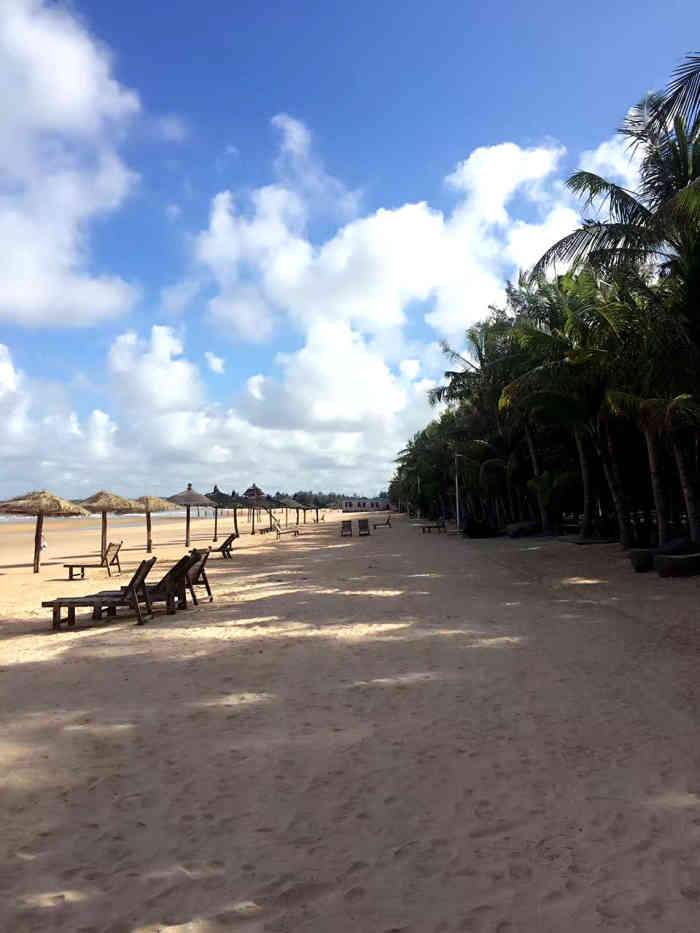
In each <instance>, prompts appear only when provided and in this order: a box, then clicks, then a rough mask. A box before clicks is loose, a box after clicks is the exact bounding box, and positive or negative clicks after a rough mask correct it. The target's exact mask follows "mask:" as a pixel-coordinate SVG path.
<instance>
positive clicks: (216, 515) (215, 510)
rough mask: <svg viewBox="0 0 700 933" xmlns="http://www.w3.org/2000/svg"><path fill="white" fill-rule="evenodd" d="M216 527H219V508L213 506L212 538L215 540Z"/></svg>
mask: <svg viewBox="0 0 700 933" xmlns="http://www.w3.org/2000/svg"><path fill="white" fill-rule="evenodd" d="M218 528H219V510H218V509H216V508H215V509H214V540H215V541H216V540H217V538H216V535H217V531H218Z"/></svg>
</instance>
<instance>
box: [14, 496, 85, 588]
mask: <svg viewBox="0 0 700 933" xmlns="http://www.w3.org/2000/svg"><path fill="white" fill-rule="evenodd" d="M0 512H1V513H2V514H3V515H36V530H35V532H34V573H39V555H40V554H41V533H42V529H43V527H44V515H51V516H54V515H88V514H89V512H88V511H87V509H84V508H82V507H81V506H79V505H76V504H75V502H69V501H68V499H62V498H61V497H60V496H55V495H54V494H53V493H52V492H46V490H44V489H42V490H41V491H40V492H28V493H27V494H26V495H24V496H16V497H15V498H14V499H8V500H7V501H5V502H0Z"/></svg>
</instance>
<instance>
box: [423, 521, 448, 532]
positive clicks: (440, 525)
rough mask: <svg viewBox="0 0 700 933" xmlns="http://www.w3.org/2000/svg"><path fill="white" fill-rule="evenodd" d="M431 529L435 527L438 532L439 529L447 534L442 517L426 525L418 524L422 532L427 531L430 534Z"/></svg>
mask: <svg viewBox="0 0 700 933" xmlns="http://www.w3.org/2000/svg"><path fill="white" fill-rule="evenodd" d="M433 529H435V531H437V533H438V534H439V533H440V532H441V531H444V532H445V534H447V528H446V527H445V519H444V518H440V519H438V521H436V522H431V523H429V524H428V525H421V526H420V530H421V532H422V534H425V533H426V531H427V532H428V534H432V532H433Z"/></svg>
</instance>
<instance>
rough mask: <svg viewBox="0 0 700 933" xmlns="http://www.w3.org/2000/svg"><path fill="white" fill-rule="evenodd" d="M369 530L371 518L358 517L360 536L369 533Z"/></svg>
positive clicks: (358, 533) (358, 532)
mask: <svg viewBox="0 0 700 933" xmlns="http://www.w3.org/2000/svg"><path fill="white" fill-rule="evenodd" d="M369 533H370V531H369V519H368V518H358V519H357V535H358V537H360V538H361V537H363V536H364V535H368V534H369Z"/></svg>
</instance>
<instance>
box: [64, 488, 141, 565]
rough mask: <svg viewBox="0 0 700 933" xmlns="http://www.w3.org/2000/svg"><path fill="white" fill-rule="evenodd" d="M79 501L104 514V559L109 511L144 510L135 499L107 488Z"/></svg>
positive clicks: (84, 505)
mask: <svg viewBox="0 0 700 933" xmlns="http://www.w3.org/2000/svg"><path fill="white" fill-rule="evenodd" d="M78 501H79V503H80V505H82V506H83V508H85V509H87V510H88V512H93V513H94V514H100V515H102V538H101V546H100V554H101V555H102V560H104V557H105V554H106V552H107V512H142V511H143V509H141V508H139V504H138V503H137V502H134V500H133V499H125V498H124V496H118V495H117V494H116V492H107V490H105V489H100V490H99V492H96V493H95V494H94V495H93V496H88V498H87V499H80V500H78Z"/></svg>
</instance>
